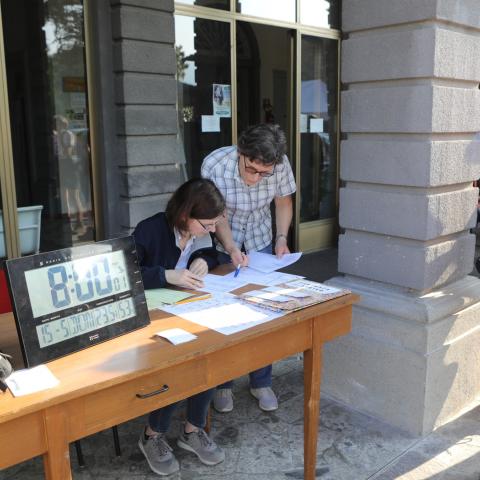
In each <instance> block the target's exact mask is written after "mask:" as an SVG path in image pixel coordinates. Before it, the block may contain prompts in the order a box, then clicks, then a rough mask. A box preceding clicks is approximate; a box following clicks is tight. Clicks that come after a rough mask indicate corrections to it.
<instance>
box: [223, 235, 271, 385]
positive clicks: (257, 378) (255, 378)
mask: <svg viewBox="0 0 480 480" xmlns="http://www.w3.org/2000/svg"><path fill="white" fill-rule="evenodd" d="M259 252H260V253H272V244H270V245H267V246H266V247H265V248H262V249H261V250H259ZM218 261H219V263H220V264H223V263H230V256H229V255H228V254H226V253H223V252H219V254H218ZM248 376H249V377H250V387H252V388H263V387H271V386H272V366H271V365H267V366H266V367H262V368H259V369H258V370H254V371H253V372H250V373H249V374H248ZM232 386H233V380H230V381H229V382H225V383H222V384H221V385H219V386H218V387H217V388H232Z"/></svg>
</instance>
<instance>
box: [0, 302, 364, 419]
mask: <svg viewBox="0 0 480 480" xmlns="http://www.w3.org/2000/svg"><path fill="white" fill-rule="evenodd" d="M358 299H359V297H358V296H357V295H354V294H348V295H345V296H342V297H338V298H335V299H333V300H329V301H328V302H324V303H320V304H317V305H313V306H311V307H308V308H305V309H303V310H299V311H296V312H293V313H290V314H288V315H285V316H283V317H280V318H277V319H275V320H274V321H270V322H266V323H263V324H261V325H258V326H256V327H253V328H249V329H247V330H244V331H242V332H238V333H235V334H233V335H222V334H220V333H218V332H215V331H213V330H209V329H207V328H205V327H202V326H200V325H197V324H195V323H192V322H189V321H187V320H184V319H182V318H179V317H175V316H172V315H170V314H167V313H165V312H162V311H159V310H155V311H151V312H150V319H151V323H150V325H148V326H146V327H143V328H141V329H139V330H135V331H133V332H130V333H128V334H125V335H122V336H120V337H116V338H114V339H111V340H108V341H106V342H104V343H101V344H98V345H95V346H92V347H89V348H87V349H84V350H81V351H79V352H76V353H73V354H70V355H67V356H65V357H63V358H59V359H56V360H54V361H52V362H48V364H47V365H48V367H49V369H50V370H51V371H52V373H53V374H54V375H55V376H56V377H57V378H58V379H59V380H60V384H59V385H58V386H57V387H55V388H51V389H48V390H44V391H42V392H38V393H35V394H31V395H26V396H24V397H18V398H15V397H13V395H12V394H11V392H10V391H7V392H5V393H3V394H0V423H1V422H5V421H8V420H10V419H13V418H16V417H18V416H21V415H25V414H26V413H29V412H30V411H36V410H38V409H39V408H44V407H46V406H52V405H55V404H59V403H61V402H64V401H66V400H68V399H71V398H75V397H79V396H82V395H86V394H88V393H91V392H94V391H97V390H101V389H104V388H106V387H108V386H112V385H116V384H120V383H122V382H125V381H127V380H129V379H130V378H133V377H135V376H138V375H142V374H147V373H151V372H154V371H156V370H160V369H163V368H166V367H169V366H171V365H174V364H178V363H182V362H186V361H188V360H192V359H195V358H196V357H200V356H202V355H205V353H208V352H211V351H216V350H220V349H223V348H225V347H226V346H229V345H233V344H238V343H241V342H242V341H245V340H247V339H249V338H251V337H252V336H258V335H262V334H264V333H267V332H270V331H275V330H277V329H279V328H282V327H285V326H290V325H294V324H295V323H299V322H302V321H304V320H305V319H307V318H312V316H320V315H322V314H324V313H327V312H329V311H332V310H336V309H338V308H341V307H342V306H349V305H351V304H353V303H355V302H357V301H358ZM325 322H326V325H325V329H324V331H325V339H324V340H325V341H327V340H329V339H330V338H329V331H328V317H325ZM173 327H179V328H183V329H184V330H186V331H188V332H191V333H193V334H195V335H197V336H198V339H197V340H195V341H193V342H188V343H185V344H180V345H176V346H175V345H172V344H170V343H169V342H168V341H167V340H165V339H162V338H160V337H156V336H155V333H156V332H158V331H160V330H165V329H168V328H173ZM0 349H1V350H2V351H4V352H5V353H9V354H11V355H13V357H14V367H15V368H16V369H18V368H21V367H22V366H23V365H22V362H21V352H20V347H19V342H18V337H17V333H16V328H15V321H14V318H13V315H12V314H11V313H8V314H2V315H0Z"/></svg>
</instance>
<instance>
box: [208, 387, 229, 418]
mask: <svg viewBox="0 0 480 480" xmlns="http://www.w3.org/2000/svg"><path fill="white" fill-rule="evenodd" d="M213 408H214V409H215V410H216V411H217V412H220V413H227V412H231V411H232V410H233V393H232V389H231V388H217V389H215V393H214V394H213Z"/></svg>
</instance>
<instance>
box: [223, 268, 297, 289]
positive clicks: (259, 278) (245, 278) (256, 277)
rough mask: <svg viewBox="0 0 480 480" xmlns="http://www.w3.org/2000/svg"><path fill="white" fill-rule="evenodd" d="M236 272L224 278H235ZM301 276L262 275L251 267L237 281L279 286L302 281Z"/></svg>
mask: <svg viewBox="0 0 480 480" xmlns="http://www.w3.org/2000/svg"><path fill="white" fill-rule="evenodd" d="M234 274H235V272H231V273H229V274H227V275H224V276H223V277H222V278H230V277H231V278H233V275H234ZM302 278H305V277H302V276H301V275H292V274H291V273H283V272H272V273H262V272H259V271H257V270H253V269H252V268H249V267H244V268H242V269H241V270H240V273H239V274H238V277H237V280H238V281H242V282H244V283H256V284H257V285H278V284H279V283H286V282H290V281H292V280H300V279H302Z"/></svg>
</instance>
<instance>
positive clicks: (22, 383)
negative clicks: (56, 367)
mask: <svg viewBox="0 0 480 480" xmlns="http://www.w3.org/2000/svg"><path fill="white" fill-rule="evenodd" d="M5 382H6V384H7V385H8V388H10V391H11V392H12V393H13V395H14V396H15V397H21V396H23V395H28V394H30V393H35V392H40V391H42V390H47V389H48V388H52V387H56V386H57V385H58V384H59V383H60V382H59V380H58V378H56V377H55V376H54V375H53V373H52V372H51V371H50V370H49V368H48V367H47V366H46V365H38V367H33V368H26V369H24V370H17V371H15V372H13V373H12V374H11V375H9V376H8V377H7V378H6V379H5Z"/></svg>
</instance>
